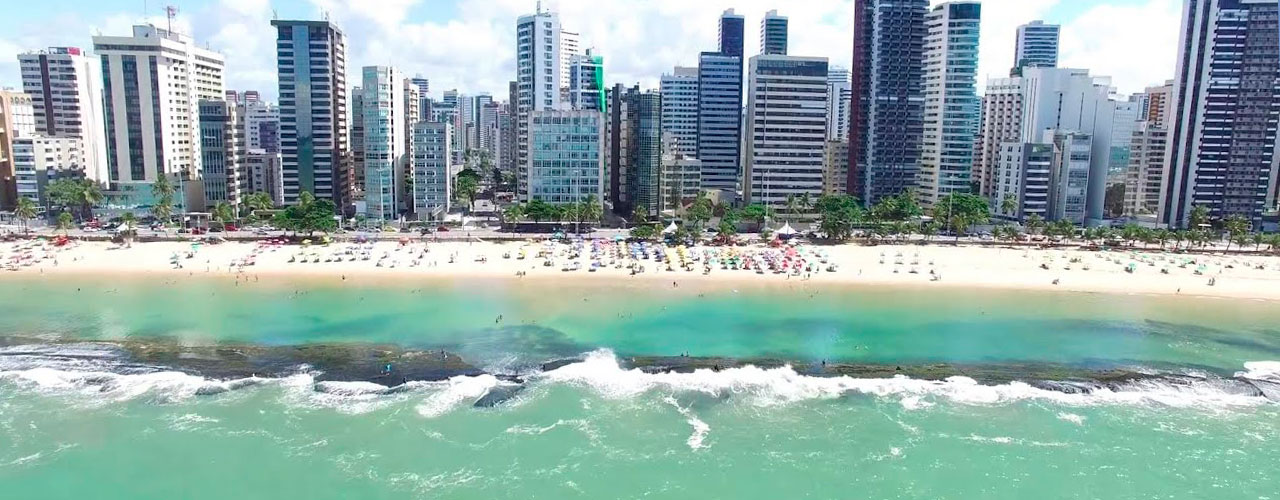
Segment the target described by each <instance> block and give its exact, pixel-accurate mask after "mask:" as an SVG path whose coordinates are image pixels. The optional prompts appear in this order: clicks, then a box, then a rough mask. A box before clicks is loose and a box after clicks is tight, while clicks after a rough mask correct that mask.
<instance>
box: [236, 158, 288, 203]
mask: <svg viewBox="0 0 1280 500" xmlns="http://www.w3.org/2000/svg"><path fill="white" fill-rule="evenodd" d="M244 172H245V178H244V181H245V182H244V190H245V192H246V193H266V194H267V195H268V196H270V197H271V203H272V204H273V205H275V206H283V205H284V175H283V174H282V173H281V171H280V153H278V152H274V153H273V152H270V151H263V150H260V149H258V150H250V151H248V152H247V153H245V156H244Z"/></svg>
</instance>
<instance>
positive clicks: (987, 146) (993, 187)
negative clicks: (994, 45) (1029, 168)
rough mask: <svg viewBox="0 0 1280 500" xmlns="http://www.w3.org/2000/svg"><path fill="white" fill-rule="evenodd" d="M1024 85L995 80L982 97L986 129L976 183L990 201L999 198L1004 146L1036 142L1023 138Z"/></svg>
mask: <svg viewBox="0 0 1280 500" xmlns="http://www.w3.org/2000/svg"><path fill="white" fill-rule="evenodd" d="M1022 83H1023V80H1022V78H1018V77H1014V78H992V79H989V80H987V91H986V93H985V94H983V96H982V128H981V133H980V134H979V136H978V141H977V144H978V145H977V151H976V154H977V158H976V162H975V165H976V166H975V168H974V172H973V180H974V182H976V183H977V184H978V194H980V195H982V196H983V197H985V198H987V199H988V200H995V199H996V192H997V190H998V189H997V185H998V184H999V182H998V181H997V173H998V172H999V171H1000V170H1001V168H1002V167H1001V165H1002V161H1001V151H1002V149H1003V148H1004V144H1006V143H1015V144H1023V143H1024V142H1034V140H1030V139H1025V140H1024V139H1023V136H1022V113H1023V102H1022V99H1023V97H1022V87H1023V85H1022ZM1018 154H1022V152H1018ZM1006 192H1007V191H1006ZM992 206H995V205H992Z"/></svg>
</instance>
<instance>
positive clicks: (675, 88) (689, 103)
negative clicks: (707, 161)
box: [659, 66, 698, 158]
mask: <svg viewBox="0 0 1280 500" xmlns="http://www.w3.org/2000/svg"><path fill="white" fill-rule="evenodd" d="M659 89H660V91H661V92H662V131H663V132H664V133H668V134H671V135H672V137H673V138H674V140H675V141H676V142H675V147H676V148H677V149H678V150H679V152H680V154H681V155H683V156H685V157H689V158H694V157H697V155H698V68H683V67H679V66H677V67H676V68H675V69H674V70H673V71H672V72H671V73H670V74H664V75H662V82H661V86H660V87H659Z"/></svg>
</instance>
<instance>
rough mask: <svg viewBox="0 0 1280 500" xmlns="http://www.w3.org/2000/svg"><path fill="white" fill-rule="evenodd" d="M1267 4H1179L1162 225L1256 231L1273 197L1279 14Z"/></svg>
mask: <svg viewBox="0 0 1280 500" xmlns="http://www.w3.org/2000/svg"><path fill="white" fill-rule="evenodd" d="M1277 9H1278V6H1277V3H1276V2H1274V1H1267V0H1185V1H1184V2H1183V14H1182V34H1181V42H1180V43H1179V44H1178V47H1179V48H1180V51H1179V54H1178V66H1177V73H1176V75H1177V80H1176V84H1175V86H1174V99H1173V103H1174V111H1173V116H1172V120H1171V121H1170V134H1169V155H1168V160H1167V161H1168V167H1167V168H1166V169H1165V171H1166V172H1168V174H1169V175H1168V176H1167V177H1166V179H1165V190H1164V194H1163V195H1162V196H1161V200H1160V204H1161V207H1160V217H1161V222H1163V223H1164V224H1168V225H1170V226H1173V227H1186V226H1188V225H1189V224H1190V216H1191V212H1192V209H1193V207H1197V206H1200V207H1204V208H1205V209H1207V210H1208V211H1209V215H1210V217H1213V218H1223V219H1225V218H1227V217H1230V216H1242V217H1244V218H1246V219H1248V220H1249V221H1251V222H1252V223H1253V225H1254V227H1255V228H1257V227H1260V226H1261V222H1262V215H1263V212H1265V211H1266V210H1267V209H1270V208H1274V207H1275V204H1276V199H1277V197H1278V193H1277V189H1280V187H1277V186H1278V184H1280V182H1277V175H1278V173H1277V167H1276V157H1275V150H1276V120H1277V115H1278V114H1280V94H1278V92H1280V91H1278V89H1280V87H1278V86H1277V85H1276V81H1277V76H1278V74H1280V44H1277V36H1278V35H1277V31H1280V24H1278V23H1280V21H1278V18H1280V13H1278V12H1277Z"/></svg>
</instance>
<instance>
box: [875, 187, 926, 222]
mask: <svg viewBox="0 0 1280 500" xmlns="http://www.w3.org/2000/svg"><path fill="white" fill-rule="evenodd" d="M921 215H924V209H922V208H920V202H919V201H917V200H916V193H915V191H914V190H912V189H907V190H905V191H903V192H901V193H899V194H897V195H895V196H886V197H884V198H882V199H880V202H879V203H876V204H875V206H873V207H871V217H872V218H873V219H874V220H876V221H877V222H880V221H883V222H901V221H908V220H912V219H916V218H919V217H920V216H921Z"/></svg>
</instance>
